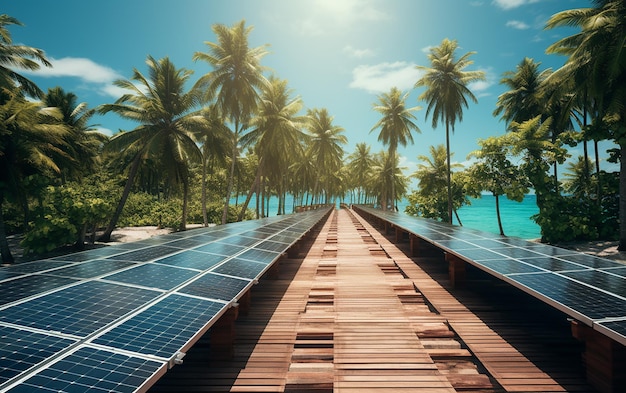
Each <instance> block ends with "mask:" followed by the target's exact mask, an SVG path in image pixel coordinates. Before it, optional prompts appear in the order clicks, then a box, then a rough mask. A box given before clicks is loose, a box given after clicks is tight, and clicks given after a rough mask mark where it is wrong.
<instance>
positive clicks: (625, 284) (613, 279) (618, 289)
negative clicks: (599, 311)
mask: <svg viewBox="0 0 626 393" xmlns="http://www.w3.org/2000/svg"><path fill="white" fill-rule="evenodd" d="M561 274H563V275H564V276H567V277H570V278H573V279H574V280H577V281H580V282H583V283H585V284H587V285H591V286H594V287H596V288H602V289H604V290H608V291H610V292H612V293H616V294H618V295H620V296H622V297H624V298H626V278H625V277H619V276H615V275H613V274H609V273H608V272H605V271H600V270H583V271H577V272H564V273H561ZM623 311H624V313H623V315H626V309H624V310H623Z"/></svg>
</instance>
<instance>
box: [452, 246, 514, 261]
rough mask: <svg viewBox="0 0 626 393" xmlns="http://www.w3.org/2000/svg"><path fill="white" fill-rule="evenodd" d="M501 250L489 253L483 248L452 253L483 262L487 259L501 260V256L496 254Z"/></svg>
mask: <svg viewBox="0 0 626 393" xmlns="http://www.w3.org/2000/svg"><path fill="white" fill-rule="evenodd" d="M501 250H502V249H497V250H494V251H490V250H487V249H485V248H468V249H465V250H456V249H455V250H454V253H455V254H458V255H460V256H463V257H465V258H468V259H471V260H474V261H483V260H489V259H503V258H504V257H503V256H502V254H498V252H500V251H501Z"/></svg>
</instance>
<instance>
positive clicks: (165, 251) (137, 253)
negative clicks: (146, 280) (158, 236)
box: [107, 240, 179, 262]
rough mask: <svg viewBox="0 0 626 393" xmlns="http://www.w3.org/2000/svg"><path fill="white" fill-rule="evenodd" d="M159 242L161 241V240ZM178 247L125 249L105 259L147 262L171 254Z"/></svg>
mask: <svg viewBox="0 0 626 393" xmlns="http://www.w3.org/2000/svg"><path fill="white" fill-rule="evenodd" d="M161 242H163V241H162V240H161ZM176 251H179V249H177V248H174V247H167V246H152V247H146V248H142V249H140V250H134V251H127V252H125V253H122V254H118V255H114V256H111V257H109V258H107V259H115V260H118V261H131V262H148V261H151V260H153V259H157V258H160V257H164V256H166V255H169V254H172V253H174V252H176Z"/></svg>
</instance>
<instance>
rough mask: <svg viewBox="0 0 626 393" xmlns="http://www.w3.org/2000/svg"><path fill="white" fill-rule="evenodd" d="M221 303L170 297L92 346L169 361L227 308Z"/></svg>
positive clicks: (131, 319) (102, 337)
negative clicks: (131, 352)
mask: <svg viewBox="0 0 626 393" xmlns="http://www.w3.org/2000/svg"><path fill="white" fill-rule="evenodd" d="M226 307H227V305H226V304H224V303H218V302H213V301H210V300H203V299H198V298H194V297H190V296H183V295H177V294H173V295H170V296H168V297H167V298H165V299H163V300H161V301H159V302H158V303H157V304H155V305H153V306H150V308H148V309H146V310H145V311H142V312H141V313H140V314H138V315H136V316H134V317H132V318H130V319H129V320H127V321H125V322H124V323H122V324H121V325H118V326H116V327H115V328H114V329H112V330H111V331H109V332H107V333H105V334H103V335H102V336H100V337H98V338H96V339H95V340H94V341H93V342H94V343H95V344H100V345H106V346H109V347H113V348H117V349H123V350H127V351H133V352H136V353H142V354H149V355H154V356H161V357H163V358H167V359H169V358H171V357H172V356H174V355H175V354H176V353H177V352H179V351H184V350H185V347H186V345H187V343H188V342H189V340H191V339H192V338H194V337H195V336H197V335H198V334H199V333H202V332H203V331H204V330H206V329H205V328H206V327H207V324H208V323H209V322H210V321H211V320H212V319H213V318H214V317H216V316H217V315H218V314H219V313H220V311H222V310H223V309H224V308H226Z"/></svg>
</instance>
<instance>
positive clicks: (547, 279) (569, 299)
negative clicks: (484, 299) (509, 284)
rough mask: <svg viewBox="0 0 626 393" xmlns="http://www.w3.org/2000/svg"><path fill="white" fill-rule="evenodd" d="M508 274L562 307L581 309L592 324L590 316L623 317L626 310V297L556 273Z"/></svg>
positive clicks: (582, 318)
mask: <svg viewBox="0 0 626 393" xmlns="http://www.w3.org/2000/svg"><path fill="white" fill-rule="evenodd" d="M507 277H508V278H509V279H511V280H513V281H515V282H518V283H520V284H522V285H524V286H526V287H528V288H530V289H532V290H533V291H535V292H536V293H538V294H539V295H540V296H542V297H544V298H546V299H547V300H548V301H551V302H553V303H556V305H557V307H558V308H560V309H561V310H563V307H561V306H560V305H562V306H565V307H566V308H568V309H569V310H572V311H574V312H576V313H579V314H580V315H579V317H580V318H581V320H585V321H587V323H588V324H591V321H590V319H591V320H593V319H602V318H611V317H621V316H623V315H624V311H625V310H626V300H624V299H620V298H618V297H616V296H613V295H610V294H608V293H606V292H602V291H599V290H598V289H595V288H592V287H590V286H587V285H584V284H580V283H578V282H576V281H573V280H570V279H568V278H566V277H563V276H560V275H557V274H554V273H540V274H519V275H510V276H507ZM563 311H565V310H563Z"/></svg>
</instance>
